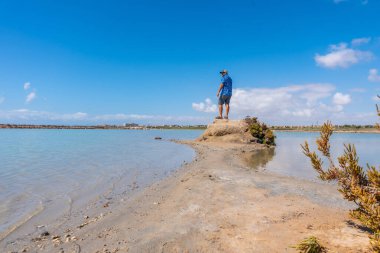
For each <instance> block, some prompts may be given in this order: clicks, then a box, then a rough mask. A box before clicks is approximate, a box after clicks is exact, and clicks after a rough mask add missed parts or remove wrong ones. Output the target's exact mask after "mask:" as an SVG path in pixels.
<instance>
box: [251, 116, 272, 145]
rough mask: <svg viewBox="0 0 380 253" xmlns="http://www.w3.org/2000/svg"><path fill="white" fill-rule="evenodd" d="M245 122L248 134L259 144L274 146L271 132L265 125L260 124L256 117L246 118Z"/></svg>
mask: <svg viewBox="0 0 380 253" xmlns="http://www.w3.org/2000/svg"><path fill="white" fill-rule="evenodd" d="M245 122H246V123H247V124H248V130H249V132H250V133H251V135H252V136H253V137H255V138H257V140H258V142H259V143H262V144H267V145H272V146H274V145H276V143H275V139H276V136H275V135H274V133H273V131H272V130H271V129H270V128H269V127H268V126H267V125H266V124H265V123H262V122H260V121H259V120H258V119H257V117H246V118H245Z"/></svg>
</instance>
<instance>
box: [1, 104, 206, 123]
mask: <svg viewBox="0 0 380 253" xmlns="http://www.w3.org/2000/svg"><path fill="white" fill-rule="evenodd" d="M0 120H1V121H7V122H14V123H23V124H33V123H34V124H45V123H48V124H67V123H70V124H72V123H75V124H91V125H93V124H114V123H115V124H116V123H126V122H130V121H133V122H135V121H137V122H138V123H141V122H142V123H148V124H163V123H165V124H166V123H167V124H180V123H183V124H204V123H207V122H208V121H209V119H208V118H207V117H199V116H168V115H144V114H124V113H118V114H103V115H90V114H88V113H85V112H76V113H63V114H61V113H54V112H47V111H36V110H29V109H25V108H22V109H17V110H10V111H1V110H0Z"/></svg>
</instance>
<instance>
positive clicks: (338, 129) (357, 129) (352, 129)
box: [0, 124, 380, 134]
mask: <svg viewBox="0 0 380 253" xmlns="http://www.w3.org/2000/svg"><path fill="white" fill-rule="evenodd" d="M206 128H207V125H185V126H182V125H147V126H146V125H138V124H127V125H89V126H86V125H32V124H0V129H68V130H152V129H160V130H205V129H206ZM271 129H272V130H273V131H276V132H319V131H320V129H319V128H318V127H297V126H296V127H291V128H284V127H278V126H272V127H271ZM334 133H374V134H380V131H379V130H378V129H376V128H375V127H368V126H349V127H346V126H335V130H334Z"/></svg>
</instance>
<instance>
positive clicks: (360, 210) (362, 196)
mask: <svg viewBox="0 0 380 253" xmlns="http://www.w3.org/2000/svg"><path fill="white" fill-rule="evenodd" d="M376 109H377V114H378V116H379V117H380V109H379V107H378V105H376ZM375 126H376V128H380V127H379V124H376V125H375ZM333 130H334V127H333V125H332V124H331V122H326V123H325V124H323V126H322V128H321V132H320V137H319V138H318V139H317V141H316V143H317V147H318V150H319V151H320V152H321V153H322V156H323V157H324V158H325V159H327V161H328V163H329V165H328V167H327V168H324V167H323V161H322V159H321V158H320V156H319V155H317V154H316V152H315V151H310V148H309V144H308V143H307V142H305V144H304V145H302V149H303V152H304V154H305V155H306V156H307V157H309V158H310V161H311V164H312V166H313V168H314V169H315V170H316V171H317V172H318V174H319V177H320V179H322V180H323V181H337V182H338V186H339V189H338V190H339V192H340V193H341V194H342V195H343V197H344V198H345V199H346V200H348V201H350V202H354V203H355V204H356V206H357V208H356V209H354V210H351V211H350V215H351V216H352V217H353V218H355V219H357V220H359V221H360V222H361V223H362V224H363V225H364V226H365V227H367V228H368V229H369V230H370V232H371V235H370V242H371V246H372V250H373V251H374V252H380V171H379V170H377V169H376V168H375V167H374V166H370V165H367V167H368V168H367V170H364V168H363V167H362V166H360V165H359V157H358V155H357V153H356V149H355V146H354V145H353V144H347V145H345V147H344V153H343V155H341V156H339V157H338V164H335V162H334V161H333V159H332V157H331V153H330V137H331V135H332V134H333Z"/></svg>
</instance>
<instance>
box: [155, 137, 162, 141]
mask: <svg viewBox="0 0 380 253" xmlns="http://www.w3.org/2000/svg"><path fill="white" fill-rule="evenodd" d="M154 139H155V140H162V138H161V137H160V136H157V137H154Z"/></svg>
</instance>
